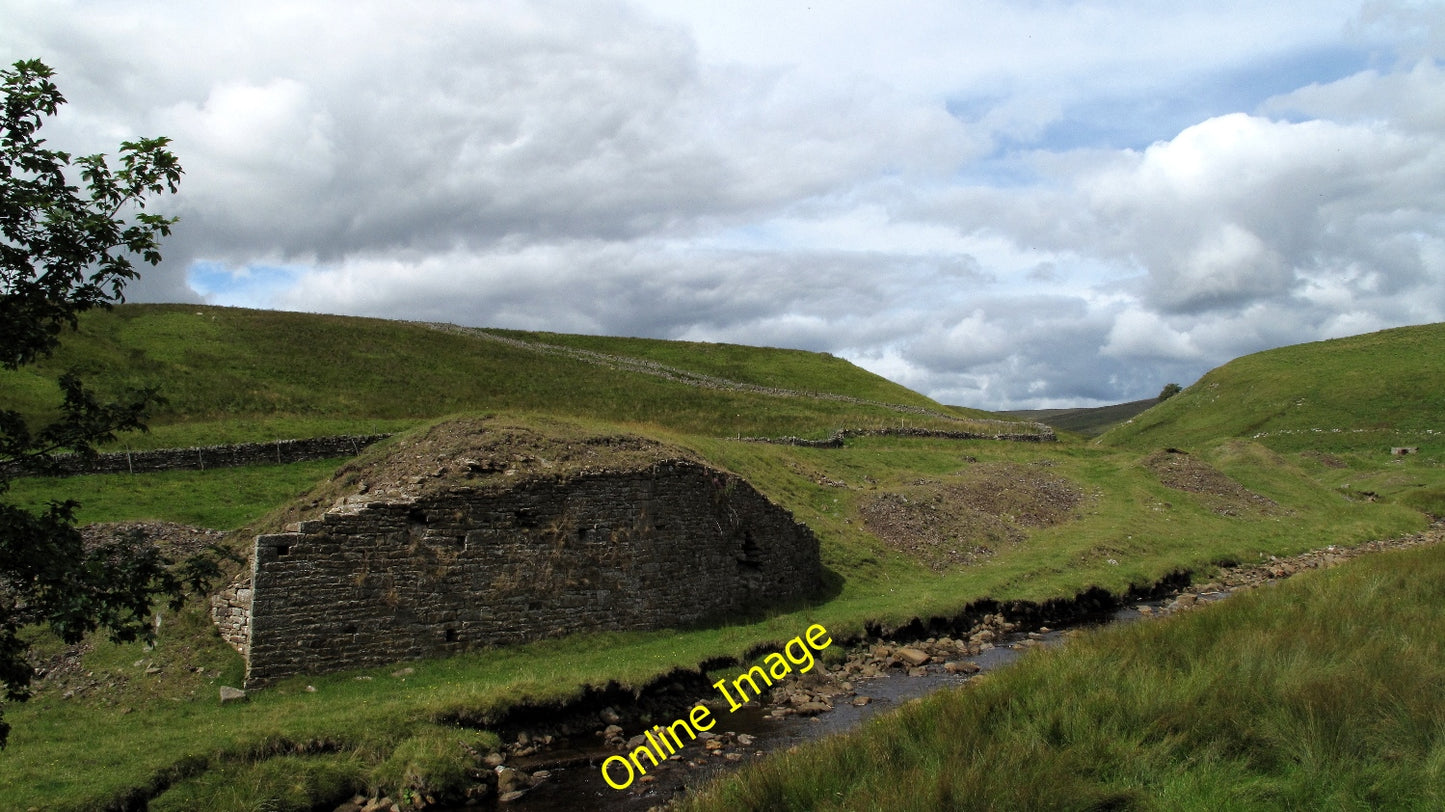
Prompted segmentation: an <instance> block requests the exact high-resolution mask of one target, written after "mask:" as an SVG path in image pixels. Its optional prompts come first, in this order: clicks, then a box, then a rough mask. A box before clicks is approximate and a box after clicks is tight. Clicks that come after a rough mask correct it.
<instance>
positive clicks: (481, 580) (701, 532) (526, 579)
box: [215, 460, 821, 686]
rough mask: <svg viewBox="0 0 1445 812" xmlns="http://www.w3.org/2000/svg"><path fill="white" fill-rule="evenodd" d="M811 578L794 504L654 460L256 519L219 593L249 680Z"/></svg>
mask: <svg viewBox="0 0 1445 812" xmlns="http://www.w3.org/2000/svg"><path fill="white" fill-rule="evenodd" d="M820 579H821V564H820V561H819V555H818V541H817V539H816V537H814V536H813V534H812V532H811V531H810V530H809V529H808V528H807V527H806V526H804V525H803V524H801V523H800V522H798V521H796V520H795V519H794V518H793V516H792V514H791V513H789V512H788V511H786V510H784V509H783V508H781V507H778V506H777V505H774V504H773V503H771V502H770V501H768V500H767V499H766V498H765V497H764V496H762V495H761V494H759V493H758V492H757V491H756V490H754V489H753V488H752V487H751V486H750V485H749V484H748V483H747V482H745V481H743V480H742V479H740V478H738V477H736V476H733V475H730V474H727V473H724V472H721V471H717V470H714V469H712V468H709V467H707V466H705V465H702V464H699V463H696V462H693V461H689V460H662V461H658V462H656V463H654V464H652V465H650V466H649V467H646V468H644V469H641V470H634V471H630V472H587V473H583V474H581V475H575V476H569V477H556V478H545V477H541V478H535V479H530V480H528V481H523V482H518V483H514V484H512V485H511V486H510V487H505V488H503V487H496V486H488V487H478V486H458V487H452V488H450V489H447V490H444V491H441V492H438V493H432V494H430V495H427V496H422V497H405V496H399V495H397V494H388V495H382V496H379V497H378V496H374V495H371V494H365V493H362V494H356V495H353V496H350V497H347V499H346V502H345V503H344V504H341V505H339V506H337V507H335V508H333V509H332V510H330V511H328V512H326V513H325V514H323V515H322V516H321V518H319V519H313V520H309V521H303V522H300V523H299V524H297V525H293V526H292V527H291V528H289V532H285V533H276V534H268V535H261V536H258V537H257V538H256V542H255V552H254V560H253V568H252V573H251V583H249V584H247V583H240V584H236V585H233V587H232V589H231V590H229V591H228V592H227V593H224V594H223V595H222V596H219V597H218V598H217V601H216V604H215V606H216V610H217V619H218V620H222V618H224V619H225V620H224V621H223V624H222V625H223V631H224V632H225V633H226V634H227V637H228V639H231V640H232V641H233V643H239V645H238V648H241V649H242V650H243V652H245V653H246V654H247V655H248V656H247V661H248V663H247V666H248V667H247V684H248V685H252V686H254V685H260V684H264V683H266V682H268V681H272V680H275V679H278V678H281V677H285V676H289V675H293V674H298V673H317V672H326V671H335V670H342V669H352V668H361V667H370V666H379V665H386V664H390V663H394V662H396V661H399V660H404V659H410V658H420V657H433V656H440V655H446V654H451V653H455V652H461V651H466V650H471V649H477V648H485V647H489V646H496V645H502V644H509V643H520V642H524V641H529V640H536V639H539V638H544V637H550V636H557V635H563V634H571V633H575V632H586V631H599V630H623V629H655V628H667V627H680V626H687V625H690V624H696V623H700V622H705V621H708V620H710V619H715V618H718V617H722V616H726V615H730V614H739V613H746V612H752V611H756V610H757V609H759V608H761V607H766V606H771V605H778V604H786V603H789V602H794V601H797V600H799V599H802V598H806V597H807V596H809V595H812V594H813V593H815V592H816V590H817V589H818V587H819V585H820ZM242 598H249V605H245V604H246V603H247V601H245V600H243V599H242ZM227 624H229V628H227Z"/></svg>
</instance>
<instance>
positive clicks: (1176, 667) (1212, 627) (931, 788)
mask: <svg viewBox="0 0 1445 812" xmlns="http://www.w3.org/2000/svg"><path fill="white" fill-rule="evenodd" d="M1442 602H1445V548H1441V547H1433V548H1425V549H1421V550H1415V551H1409V552H1402V553H1392V554H1384V555H1379V556H1375V557H1373V558H1370V559H1358V560H1356V561H1354V562H1352V563H1350V564H1347V565H1345V566H1342V567H1339V568H1337V569H1334V570H1330V571H1326V572H1321V573H1313V574H1309V575H1304V576H1298V577H1296V578H1294V579H1292V580H1291V581H1289V582H1286V583H1283V584H1280V585H1279V586H1277V587H1274V588H1270V589H1262V590H1259V591H1257V592H1253V593H1250V594H1244V595H1239V596H1236V597H1233V598H1231V599H1229V600H1228V601H1227V602H1225V603H1224V604H1222V605H1217V606H1213V607H1209V608H1206V609H1203V610H1200V611H1196V612H1194V613H1191V614H1187V615H1184V616H1181V617H1177V618H1174V619H1171V620H1169V621H1166V622H1158V623H1139V624H1133V625H1130V626H1127V627H1124V628H1112V629H1108V630H1104V631H1100V632H1096V633H1092V634H1090V635H1087V636H1086V637H1084V638H1082V639H1080V640H1077V641H1075V642H1073V643H1071V644H1070V645H1069V646H1067V647H1066V648H1064V649H1062V650H1055V651H1048V652H1040V653H1036V654H1033V655H1030V656H1029V657H1027V658H1025V660H1024V661H1023V662H1022V663H1020V664H1019V665H1018V666H1016V667H1014V668H1011V669H1008V670H1006V671H1004V672H1001V673H998V674H994V675H990V676H988V677H986V678H983V679H980V680H976V681H974V682H973V683H972V684H970V685H968V686H965V687H963V688H962V689H959V690H953V691H947V692H943V693H939V694H936V695H934V696H931V697H929V698H926V699H924V700H921V701H918V702H915V703H910V704H909V705H908V706H906V707H904V708H902V709H901V710H899V711H898V712H895V713H891V714H887V715H883V716H879V717H876V718H874V719H873V720H872V721H870V723H869V724H868V725H867V726H866V727H865V728H864V729H863V730H862V731H860V732H858V733H856V734H853V735H849V736H844V737H839V738H834V739H830V740H826V741H823V742H820V743H817V744H814V745H811V746H808V747H804V748H802V749H801V750H799V751H797V752H795V753H790V754H787V755H783V756H781V757H778V758H775V759H770V760H768V761H765V762H762V763H760V764H758V765H757V766H754V767H750V768H748V769H747V770H745V771H743V772H742V773H739V774H737V775H736V776H733V777H730V778H727V779H725V780H723V781H722V782H721V783H720V784H717V785H715V786H713V787H711V788H709V789H708V790H707V791H705V792H704V793H703V794H702V795H701V796H700V797H698V798H697V799H695V800H693V801H692V802H691V803H690V804H689V805H688V806H687V808H689V809H694V810H706V809H760V810H761V809H768V810H774V809H799V810H801V809H880V808H889V809H920V810H923V809H945V808H947V809H1384V808H1389V809H1439V808H1441V807H1442V804H1445V614H1442V613H1441V612H1440V611H1439V607H1440V606H1441V605H1442Z"/></svg>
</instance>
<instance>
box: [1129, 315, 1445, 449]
mask: <svg viewBox="0 0 1445 812" xmlns="http://www.w3.org/2000/svg"><path fill="white" fill-rule="evenodd" d="M1222 438H1241V439H1254V440H1258V441H1259V442H1260V443H1261V444H1263V445H1265V446H1267V447H1269V448H1271V449H1274V450H1276V451H1301V450H1305V449H1311V450H1315V451H1329V452H1363V453H1370V454H1379V453H1388V451H1389V449H1390V448H1391V447H1392V446H1419V447H1420V449H1421V452H1422V453H1429V454H1436V455H1438V454H1439V453H1440V452H1441V451H1445V442H1442V441H1445V324H1427V325H1422V326H1417V327H1401V328H1397V329H1394V330H1384V331H1381V332H1378V333H1370V334H1368V335H1362V336H1353V337H1350V338H1340V339H1334V340H1331V341H1320V342H1315V343H1311V344H1299V345H1296V346H1292V347H1283V348H1281V349H1276V350H1268V351H1265V352H1260V353H1255V354H1254V355H1248V356H1245V357H1243V358H1238V359H1236V360H1234V361H1231V362H1229V363H1227V364H1225V365H1224V366H1221V367H1219V368H1217V369H1215V370H1212V371H1211V372H1209V373H1208V374H1206V375H1205V376H1204V377H1203V378H1200V379H1199V381H1198V382H1197V383H1195V384H1194V385H1193V386H1190V387H1189V388H1188V389H1185V390H1184V391H1183V392H1181V393H1180V394H1178V395H1176V396H1174V397H1173V398H1170V399H1169V400H1167V401H1165V402H1164V403H1162V404H1160V405H1159V406H1156V407H1155V408H1153V409H1151V410H1149V411H1148V412H1146V413H1144V414H1142V415H1140V416H1139V417H1137V418H1135V419H1134V420H1132V421H1130V422H1129V423H1126V424H1124V425H1122V426H1119V427H1117V428H1115V429H1113V430H1111V431H1109V432H1108V433H1106V434H1105V435H1104V436H1103V437H1102V438H1101V442H1102V443H1104V444H1106V445H1112V446H1121V447H1133V448H1141V447H1157V446H1167V445H1175V446H1184V447H1189V446H1198V445H1200V444H1203V443H1208V442H1212V441H1215V440H1219V439H1222Z"/></svg>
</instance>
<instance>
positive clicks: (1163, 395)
mask: <svg viewBox="0 0 1445 812" xmlns="http://www.w3.org/2000/svg"><path fill="white" fill-rule="evenodd" d="M1183 391H1184V387H1182V386H1180V385H1179V384H1177V383H1166V384H1164V388H1163V389H1161V390H1159V402H1160V403H1163V402H1164V401H1166V400H1168V399H1170V398H1172V397H1174V396H1175V395H1177V394H1179V393H1180V392H1183Z"/></svg>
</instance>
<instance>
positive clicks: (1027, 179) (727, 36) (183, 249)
mask: <svg viewBox="0 0 1445 812" xmlns="http://www.w3.org/2000/svg"><path fill="white" fill-rule="evenodd" d="M28 58H39V59H42V60H43V61H45V62H46V63H47V64H49V65H50V66H51V67H52V68H54V69H55V70H56V71H57V74H58V75H57V83H58V84H59V86H60V88H61V90H62V92H63V93H64V94H65V95H66V97H67V98H68V99H69V102H70V103H69V104H68V105H67V106H66V107H65V108H63V109H62V111H61V112H60V114H59V115H57V116H56V117H55V118H54V119H52V120H51V121H49V122H48V123H47V124H46V125H45V128H44V129H43V130H42V134H43V135H44V136H46V137H47V138H48V139H49V141H50V143H51V145H52V146H55V147H57V148H64V149H69V150H71V151H73V152H77V153H89V152H98V151H99V152H108V153H113V152H114V151H115V150H116V149H117V147H118V145H119V143H120V142H121V141H123V140H127V139H132V138H138V137H149V136H157V135H164V136H168V137H170V138H171V139H172V149H173V151H174V152H175V153H176V155H177V156H178V158H179V159H180V162H181V164H182V165H183V166H184V167H185V173H186V174H185V177H184V179H183V180H182V184H181V191H180V193H179V194H177V195H175V196H174V197H168V198H165V199H162V200H158V201H155V202H154V203H153V204H152V207H151V208H152V209H153V210H156V211H160V212H162V213H166V214H170V215H173V216H178V217H180V218H181V222H180V223H179V224H177V226H176V227H175V231H174V234H173V236H172V237H170V238H169V239H167V241H166V242H165V243H164V245H163V253H164V254H165V260H164V262H163V263H162V264H161V265H160V266H158V267H156V268H147V269H146V270H145V271H144V275H143V277H142V278H141V279H140V280H139V281H137V282H135V283H133V284H132V285H131V286H130V288H128V289H127V298H128V299H129V300H131V301H143V302H195V303H200V302H206V303H212V304H219V305H235V306H245V307H260V308H272V309H283V310H297V311H306V312H318V313H340V314H351V315H362V316H379V317H385V318H396V319H410V320H425V321H446V322H452V323H456V324H463V325H468V326H491V327H509V328H518V329H529V330H548V331H555V332H572V333H591V334H605V335H629V336H646V337H654V338H667V339H685V340H696V341H723V342H734V343H741V344H751V345H762V346H777V347H789V348H799V349H807V350H813V351H819V352H829V353H832V354H834V355H837V356H840V357H843V358H847V359H849V360H850V361H853V362H854V363H856V364H858V365H860V366H862V367H864V368H866V369H869V370H872V371H874V372H876V373H878V374H881V375H884V376H885V377H888V378H890V379H892V380H894V381H897V382H899V383H901V384H904V385H906V386H908V387H911V388H913V389H916V390H918V391H921V392H924V393H926V394H928V395H930V396H932V397H933V398H935V399H937V400H939V401H942V402H945V403H951V404H956V405H962V406H972V407H977V408H985V409H993V410H1005V409H1029V408H1061V407H1074V406H1095V405H1103V404H1109V403H1117V402H1123V401H1128V400H1136V399H1141V398H1148V397H1153V396H1155V395H1157V394H1158V393H1159V391H1160V389H1161V388H1162V387H1163V386H1164V384H1166V383H1169V382H1178V383H1181V384H1184V385H1188V384H1190V383H1192V382H1193V381H1194V380H1196V379H1197V378H1198V377H1199V376H1200V375H1202V374H1203V373H1204V372H1206V371H1208V370H1209V369H1211V368H1213V367H1215V366H1218V365H1220V364H1222V363H1225V362H1227V361H1229V360H1230V359H1232V358H1235V357H1238V356H1240V355H1244V354H1248V353H1251V352H1255V351H1258V350H1262V349H1268V348H1272V347H1278V346H1284V345H1288V344H1295V343H1300V342H1305V341H1315V340H1320V339H1326V338H1334V337H1340V336H1346V335H1355V334H1360V333H1365V332H1370V331H1374V330H1379V329H1384V328H1388V327H1393V326H1400V325H1406V324H1423V323H1429V322H1437V321H1445V3H1441V2H1438V0H1437V2H1428V3H1426V2H1406V1H1405V0H1398V1H1396V0H1366V1H1364V2H1361V0H1354V1H1353V2H1341V1H1339V0H1272V1H1271V2H1269V3H1260V2H1257V1H1256V0H1239V1H1238V2H1232V1H1231V0H1219V1H1218V2H1199V3H1179V2H1177V0H1159V1H1156V0H1133V1H1132V2H1125V0H1094V1H1093V2H1083V1H1081V2H1071V1H1068V0H987V1H985V0H939V1H938V2H930V1H928V0H916V1H909V0H904V1H903V2H891V3H881V2H871V3H869V2H854V1H852V0H839V1H838V2H825V1H824V0H811V1H808V0H767V2H761V1H760V0H737V1H736V2H728V3H719V2H714V1H713V0H707V1H706V2H702V1H698V2H692V1H691V0H636V1H635V2H623V1H622V0H597V2H592V1H591V0H556V1H553V0H538V1H536V2H533V1H531V0H487V1H486V2H462V1H461V0H458V1H457V2H438V1H436V0H411V2H408V3H396V2H376V1H375V0H345V2H330V0H306V1H305V2H298V1H297V0H285V1H284V2H273V0H249V2H246V3H234V2H226V3H219V2H209V1H207V0H190V1H188V2H184V3H180V2H173V3H166V2H155V1H153V0H104V2H101V0H0V60H3V63H4V64H7V65H8V64H10V63H12V62H14V61H16V60H18V59H28ZM298 351H304V348H299V349H298Z"/></svg>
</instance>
